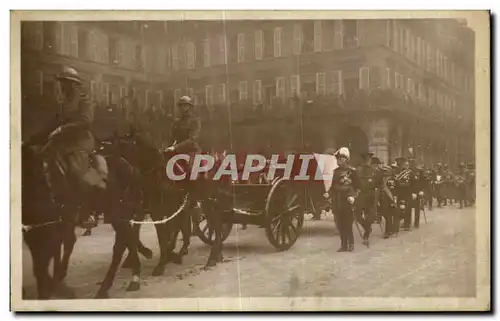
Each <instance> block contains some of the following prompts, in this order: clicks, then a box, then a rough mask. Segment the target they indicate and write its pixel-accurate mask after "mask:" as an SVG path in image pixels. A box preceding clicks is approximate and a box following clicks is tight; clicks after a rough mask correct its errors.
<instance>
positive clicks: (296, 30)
mask: <svg viewBox="0 0 500 321" xmlns="http://www.w3.org/2000/svg"><path fill="white" fill-rule="evenodd" d="M301 52H302V26H301V25H300V24H298V23H296V24H295V25H294V26H293V53H294V54H296V55H298V54H300V53H301Z"/></svg>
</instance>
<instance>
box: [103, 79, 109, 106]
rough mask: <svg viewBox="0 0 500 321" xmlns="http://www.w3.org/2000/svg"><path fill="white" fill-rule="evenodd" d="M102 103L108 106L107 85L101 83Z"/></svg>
mask: <svg viewBox="0 0 500 321" xmlns="http://www.w3.org/2000/svg"><path fill="white" fill-rule="evenodd" d="M101 99H102V102H103V103H104V104H105V105H106V106H107V105H109V84H108V83H105V82H103V83H102V98H101Z"/></svg>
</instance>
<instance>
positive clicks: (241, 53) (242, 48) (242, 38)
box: [238, 33, 245, 62]
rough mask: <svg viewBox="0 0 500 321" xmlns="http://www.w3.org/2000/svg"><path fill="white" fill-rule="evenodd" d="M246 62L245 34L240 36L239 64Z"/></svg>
mask: <svg viewBox="0 0 500 321" xmlns="http://www.w3.org/2000/svg"><path fill="white" fill-rule="evenodd" d="M243 61H245V34H243V33H239V34H238V62H243Z"/></svg>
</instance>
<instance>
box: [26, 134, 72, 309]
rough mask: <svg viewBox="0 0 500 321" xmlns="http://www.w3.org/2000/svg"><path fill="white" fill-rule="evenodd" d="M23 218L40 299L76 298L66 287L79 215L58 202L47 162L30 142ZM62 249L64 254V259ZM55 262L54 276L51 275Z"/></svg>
mask: <svg viewBox="0 0 500 321" xmlns="http://www.w3.org/2000/svg"><path fill="white" fill-rule="evenodd" d="M21 148H22V149H21V197H22V204H21V208H22V209H21V216H22V225H23V239H24V241H25V242H26V244H27V245H28V248H29V250H30V253H31V257H32V262H33V274H34V276H35V279H36V282H37V298H38V299H39V300H46V299H50V298H51V297H52V296H53V295H54V294H56V295H59V296H62V297H65V298H73V297H74V292H73V291H72V289H70V288H69V287H67V286H66V285H65V284H64V278H65V277H66V273H67V267H68V262H69V258H70V256H71V252H72V251H73V246H74V244H75V242H76V236H75V234H74V220H75V216H76V212H71V211H69V210H67V209H64V208H63V207H62V206H61V204H58V203H57V202H56V200H55V199H54V196H53V193H52V189H51V185H50V181H49V180H48V179H47V178H48V177H47V175H48V173H47V163H46V162H45V161H44V159H43V157H41V156H40V154H39V153H38V151H37V148H36V147H35V146H33V145H32V144H29V143H24V144H22V147H21ZM61 246H63V247H64V255H63V257H62V259H61ZM51 260H54V271H53V275H52V276H51V275H50V274H49V271H48V270H49V265H50V261H51Z"/></svg>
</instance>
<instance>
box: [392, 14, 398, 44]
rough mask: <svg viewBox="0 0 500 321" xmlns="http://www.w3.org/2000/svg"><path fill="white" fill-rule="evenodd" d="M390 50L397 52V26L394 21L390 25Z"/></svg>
mask: <svg viewBox="0 0 500 321" xmlns="http://www.w3.org/2000/svg"><path fill="white" fill-rule="evenodd" d="M392 35H393V38H392V49H393V50H394V51H399V25H398V23H397V22H396V21H393V24H392Z"/></svg>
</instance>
